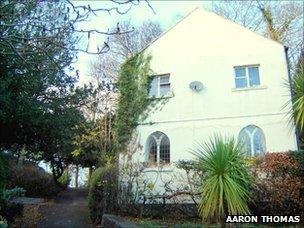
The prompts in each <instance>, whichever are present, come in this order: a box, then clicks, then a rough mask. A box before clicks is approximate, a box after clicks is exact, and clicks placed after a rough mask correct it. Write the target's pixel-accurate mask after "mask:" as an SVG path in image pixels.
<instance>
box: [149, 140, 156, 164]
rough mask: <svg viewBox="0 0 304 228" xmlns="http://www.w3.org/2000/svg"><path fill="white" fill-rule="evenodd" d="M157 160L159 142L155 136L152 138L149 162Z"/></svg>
mask: <svg viewBox="0 0 304 228" xmlns="http://www.w3.org/2000/svg"><path fill="white" fill-rule="evenodd" d="M156 162H157V143H156V141H155V139H154V138H153V137H151V138H150V143H149V163H152V164H153V163H156Z"/></svg>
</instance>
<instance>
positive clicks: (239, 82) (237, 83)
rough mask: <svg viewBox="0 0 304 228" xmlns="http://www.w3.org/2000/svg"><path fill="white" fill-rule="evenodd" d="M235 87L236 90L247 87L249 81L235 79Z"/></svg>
mask: <svg viewBox="0 0 304 228" xmlns="http://www.w3.org/2000/svg"><path fill="white" fill-rule="evenodd" d="M235 87H236V88H244V87H247V79H246V78H235Z"/></svg>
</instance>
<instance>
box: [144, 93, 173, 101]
mask: <svg viewBox="0 0 304 228" xmlns="http://www.w3.org/2000/svg"><path fill="white" fill-rule="evenodd" d="M172 97H174V93H173V92H169V93H168V94H167V95H164V96H160V97H159V96H158V97H155V96H153V97H150V98H151V99H155V100H159V99H168V98H172Z"/></svg>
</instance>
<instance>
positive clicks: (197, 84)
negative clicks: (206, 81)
mask: <svg viewBox="0 0 304 228" xmlns="http://www.w3.org/2000/svg"><path fill="white" fill-rule="evenodd" d="M189 88H190V89H191V90H193V91H194V92H200V91H201V90H202V89H203V88H204V86H203V83H201V82H199V81H193V82H191V83H190V84H189Z"/></svg>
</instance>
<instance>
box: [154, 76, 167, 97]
mask: <svg viewBox="0 0 304 228" xmlns="http://www.w3.org/2000/svg"><path fill="white" fill-rule="evenodd" d="M169 92H170V74H163V75H156V76H153V78H152V81H151V84H150V90H149V95H150V96H151V97H162V96H165V95H167V94H168V93H169Z"/></svg>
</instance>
